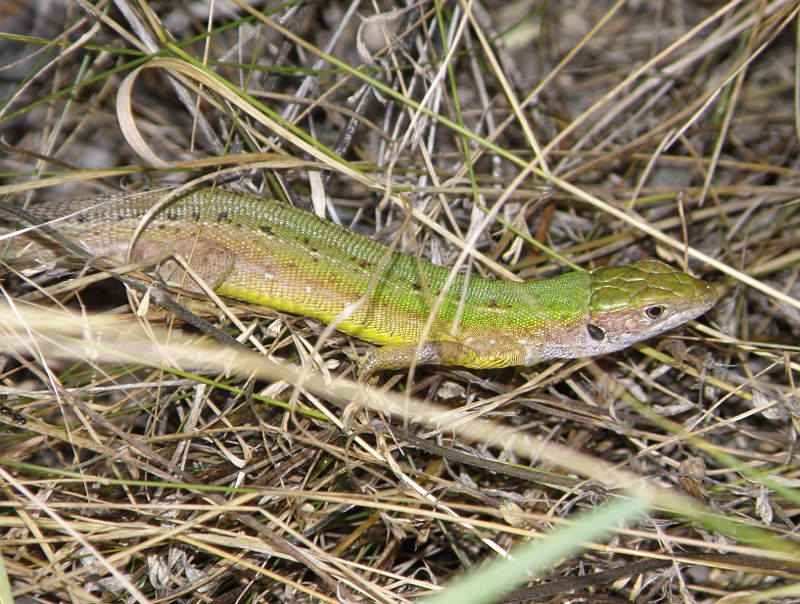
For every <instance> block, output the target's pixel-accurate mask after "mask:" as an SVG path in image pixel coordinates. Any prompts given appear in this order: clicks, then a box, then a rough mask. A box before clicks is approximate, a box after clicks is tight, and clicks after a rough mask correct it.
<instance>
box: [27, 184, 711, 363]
mask: <svg viewBox="0 0 800 604" xmlns="http://www.w3.org/2000/svg"><path fill="white" fill-rule="evenodd" d="M164 195H165V192H164V191H148V192H144V193H133V194H115V195H110V196H101V197H94V198H88V199H74V200H56V201H50V202H45V203H41V204H37V205H35V206H33V208H32V209H31V210H29V212H30V213H31V214H32V215H33V216H34V217H35V218H36V219H37V220H42V221H50V220H56V219H58V220H56V221H55V222H54V223H53V225H52V226H54V227H55V228H56V229H58V230H59V231H60V232H61V233H62V234H63V235H65V236H66V237H68V238H70V239H72V240H74V241H76V242H78V243H80V244H81V245H82V246H83V247H85V248H86V249H87V250H89V251H90V252H91V253H93V254H96V255H98V256H104V257H108V258H111V259H112V260H114V261H117V262H124V261H126V260H127V258H126V255H127V253H128V249H129V247H130V243H131V239H132V236H133V232H134V229H135V228H136V226H137V225H138V224H139V222H140V221H141V219H142V217H143V216H144V214H145V212H146V211H147V210H148V209H149V208H150V207H152V206H153V204H155V203H156V202H158V201H159V200H160V199H162V198H163V196H164ZM169 252H172V253H176V254H180V255H181V256H183V257H184V258H186V259H188V260H189V264H190V266H191V267H192V269H193V270H194V271H196V273H197V274H198V275H199V276H200V277H201V278H202V279H203V280H204V281H205V282H206V283H207V284H208V285H209V286H210V287H212V288H213V289H214V290H215V291H216V292H217V293H218V294H220V295H223V296H227V297H230V298H234V299H236V300H241V301H244V302H248V303H253V304H258V305H261V306H267V307H270V308H274V309H276V310H279V311H283V312H288V313H293V314H300V315H309V316H312V317H315V318H317V319H319V320H321V321H323V322H325V323H332V322H333V323H335V327H336V329H338V330H339V331H342V332H344V333H346V334H349V335H351V336H354V337H356V338H360V339H362V340H366V341H368V342H372V343H374V344H377V345H379V346H380V347H379V348H376V349H374V350H373V351H372V352H370V353H369V354H368V355H367V357H366V358H365V360H364V361H363V362H362V364H361V367H360V376H361V377H362V378H367V377H369V376H371V375H373V374H375V373H377V372H379V371H383V370H391V369H401V368H404V367H408V366H411V365H414V364H429V363H433V364H442V365H461V366H464V367H471V368H493V367H507V366H511V365H532V364H534V363H538V362H541V361H545V360H549V359H554V358H578V357H588V356H596V355H601V354H606V353H610V352H615V351H618V350H621V349H623V348H626V347H627V346H630V345H631V344H634V343H636V342H640V341H642V340H646V339H648V338H651V337H653V336H655V335H658V334H660V333H663V332H664V331H667V330H669V329H672V328H674V327H677V326H678V325H682V324H683V323H686V322H687V321H689V320H691V319H693V318H695V317H697V316H699V315H701V314H703V313H704V312H706V311H707V310H708V309H710V308H711V307H712V306H713V305H714V303H715V302H716V300H717V292H716V290H715V289H714V287H713V286H712V285H711V284H709V283H706V282H705V281H703V280H700V279H697V278H695V277H692V276H690V275H688V274H686V273H684V272H681V271H678V270H676V269H673V268H671V267H670V266H668V265H666V264H663V263H662V262H658V261H655V260H641V261H639V262H634V263H632V264H628V265H624V266H609V267H603V268H597V269H594V270H590V271H575V272H569V273H566V274H563V275H560V276H558V277H553V278H550V279H541V280H536V281H529V282H526V283H522V282H513V281H503V280H493V279H487V278H483V277H476V276H471V277H469V278H467V277H465V276H462V275H459V276H457V277H456V279H455V281H454V282H453V284H452V286H451V288H450V289H449V290H448V291H446V292H445V293H444V294H443V296H442V301H441V304H440V305H439V308H438V311H437V313H436V316H435V317H434V318H433V319H432V320H431V321H430V325H429V329H428V332H427V336H426V337H425V340H424V341H422V337H423V330H424V328H425V326H426V323H427V322H428V320H429V317H430V314H431V313H430V309H431V308H432V307H433V305H434V302H435V300H436V298H437V297H438V296H440V294H441V290H442V287H443V285H444V283H445V280H446V279H447V277H448V274H449V270H448V269H446V268H443V267H440V266H437V265H435V264H432V263H430V262H427V261H419V260H417V259H415V258H412V257H411V256H409V255H406V254H403V253H397V252H394V253H389V252H388V250H387V248H386V247H385V246H384V245H382V244H380V243H378V242H376V241H373V240H371V239H369V238H367V237H363V236H361V235H359V234H357V233H354V232H352V231H349V230H347V229H344V228H342V227H339V226H338V225H335V224H333V223H331V222H328V221H325V220H322V219H320V218H318V217H316V216H314V215H313V214H310V213H308V212H305V211H302V210H299V209H297V208H293V207H291V206H288V205H286V204H283V203H280V202H278V201H274V200H269V199H262V198H259V197H256V196H253V195H248V194H239V193H232V192H229V191H226V190H224V189H218V188H217V189H202V190H198V191H194V192H192V193H189V194H187V195H185V196H183V197H181V198H179V199H177V200H176V201H174V202H173V203H171V204H170V205H168V206H167V207H166V208H165V209H163V210H162V211H160V212H159V213H158V214H156V215H155V217H154V218H153V219H152V220H151V221H150V222H148V223H147V225H146V227H145V228H144V230H143V231H142V232H141V234H140V235H139V236H138V238H137V240H136V241H135V243H134V244H133V246H132V247H131V250H130V260H144V259H147V258H151V257H156V256H162V257H163V255H164V254H165V253H169ZM159 273H160V275H161V276H162V277H163V278H164V279H165V280H167V281H171V282H176V283H182V284H183V286H184V287H185V288H186V289H191V290H195V291H199V289H200V288H199V286H197V285H196V284H194V282H193V281H191V279H189V278H188V277H187V276H186V275H185V274H184V273H183V270H182V269H180V268H179V265H178V264H177V263H175V262H174V261H171V260H170V261H167V262H164V263H163V264H162V265H161V266H160V267H159ZM465 289H466V291H464V290H465Z"/></svg>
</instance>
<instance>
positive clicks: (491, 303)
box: [486, 298, 500, 308]
mask: <svg viewBox="0 0 800 604" xmlns="http://www.w3.org/2000/svg"><path fill="white" fill-rule="evenodd" d="M486 306H488V307H489V308H497V307H498V306H500V302H498V301H497V298H492V299H491V300H489V301H488V302H487V303H486Z"/></svg>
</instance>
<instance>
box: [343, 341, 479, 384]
mask: <svg viewBox="0 0 800 604" xmlns="http://www.w3.org/2000/svg"><path fill="white" fill-rule="evenodd" d="M477 362H478V352H477V351H476V350H474V349H473V348H470V347H469V346H465V345H464V344H461V343H459V342H449V341H428V342H422V343H421V344H419V343H405V344H389V345H388V346H382V347H380V348H375V349H374V350H372V351H371V352H370V353H369V354H367V356H366V358H365V359H364V360H363V361H362V362H361V365H360V367H359V369H358V377H359V380H361V381H366V380H367V379H369V378H370V377H372V376H373V375H375V374H376V373H378V372H381V371H389V370H393V369H404V368H406V367H411V366H412V365H414V366H416V365H462V366H466V367H469V366H474V365H475V364H476V363H477Z"/></svg>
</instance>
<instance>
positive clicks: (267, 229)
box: [258, 224, 272, 235]
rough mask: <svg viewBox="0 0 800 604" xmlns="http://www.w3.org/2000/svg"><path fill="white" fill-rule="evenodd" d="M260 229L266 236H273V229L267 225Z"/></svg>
mask: <svg viewBox="0 0 800 604" xmlns="http://www.w3.org/2000/svg"><path fill="white" fill-rule="evenodd" d="M258 229H259V230H260V231H261V232H262V233H264V234H265V235H272V227H270V226H269V225H267V224H262V225H261V226H260V227H258Z"/></svg>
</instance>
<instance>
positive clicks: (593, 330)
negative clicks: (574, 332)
mask: <svg viewBox="0 0 800 604" xmlns="http://www.w3.org/2000/svg"><path fill="white" fill-rule="evenodd" d="M586 331H587V332H588V333H589V337H590V338H592V339H593V340H595V341H597V342H602V341H603V340H605V339H606V332H604V331H603V329H602V328H601V327H598V326H597V325H595V324H594V323H587V324H586Z"/></svg>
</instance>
